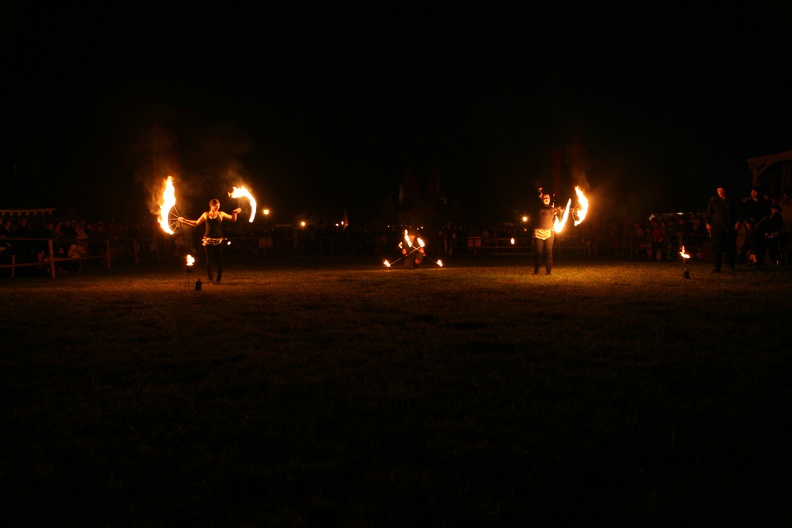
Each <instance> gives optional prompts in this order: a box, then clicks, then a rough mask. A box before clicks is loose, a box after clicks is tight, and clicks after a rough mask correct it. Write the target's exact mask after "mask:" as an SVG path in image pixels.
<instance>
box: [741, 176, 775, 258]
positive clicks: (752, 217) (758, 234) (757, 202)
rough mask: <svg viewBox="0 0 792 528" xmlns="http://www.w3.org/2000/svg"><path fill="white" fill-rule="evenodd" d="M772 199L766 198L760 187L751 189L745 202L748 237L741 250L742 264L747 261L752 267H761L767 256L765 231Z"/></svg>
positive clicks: (744, 213) (744, 214)
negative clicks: (749, 195)
mask: <svg viewBox="0 0 792 528" xmlns="http://www.w3.org/2000/svg"><path fill="white" fill-rule="evenodd" d="M770 215H771V212H770V201H769V200H766V199H765V198H764V196H762V194H761V193H760V191H759V187H754V188H753V189H751V197H750V198H748V199H747V200H746V201H745V203H744V204H743V217H744V220H745V230H746V237H745V242H743V245H742V249H741V250H740V258H739V262H740V264H743V263H745V259H746V257H747V258H748V265H749V266H750V267H752V268H759V266H760V265H761V264H762V261H763V260H764V256H765V247H764V241H765V233H767V219H768V218H770Z"/></svg>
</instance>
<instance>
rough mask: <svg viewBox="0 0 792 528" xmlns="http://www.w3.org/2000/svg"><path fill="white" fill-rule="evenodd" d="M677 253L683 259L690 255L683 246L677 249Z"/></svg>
mask: <svg viewBox="0 0 792 528" xmlns="http://www.w3.org/2000/svg"><path fill="white" fill-rule="evenodd" d="M679 255H680V256H681V257H682V258H683V259H689V258H690V255H689V254H688V253H687V252H686V251H685V246H682V249H681V250H680V251H679Z"/></svg>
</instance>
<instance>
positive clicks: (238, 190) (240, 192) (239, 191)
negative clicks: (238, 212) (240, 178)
mask: <svg viewBox="0 0 792 528" xmlns="http://www.w3.org/2000/svg"><path fill="white" fill-rule="evenodd" d="M228 196H230V197H231V198H247V199H248V201H249V202H250V220H248V222H251V223H252V222H253V219H254V218H256V199H255V198H253V195H252V194H250V191H248V190H247V189H246V188H245V187H244V186H243V187H234V190H233V191H232V192H230V193H228Z"/></svg>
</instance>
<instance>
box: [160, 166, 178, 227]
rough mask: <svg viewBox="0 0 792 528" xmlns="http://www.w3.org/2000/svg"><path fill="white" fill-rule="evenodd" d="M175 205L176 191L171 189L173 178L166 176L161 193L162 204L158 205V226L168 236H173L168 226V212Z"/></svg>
mask: <svg viewBox="0 0 792 528" xmlns="http://www.w3.org/2000/svg"><path fill="white" fill-rule="evenodd" d="M175 205H176V189H175V188H174V187H173V177H172V176H168V179H167V180H166V181H165V190H164V191H163V193H162V204H160V219H159V225H160V227H162V230H163V231H165V232H166V233H168V234H169V235H172V234H173V229H172V228H171V225H170V212H171V209H173V207H174V206H175Z"/></svg>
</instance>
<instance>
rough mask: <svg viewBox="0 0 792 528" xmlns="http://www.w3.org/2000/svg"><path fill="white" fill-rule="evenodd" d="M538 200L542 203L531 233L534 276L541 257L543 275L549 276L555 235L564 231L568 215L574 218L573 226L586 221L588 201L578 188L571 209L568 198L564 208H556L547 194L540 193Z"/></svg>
mask: <svg viewBox="0 0 792 528" xmlns="http://www.w3.org/2000/svg"><path fill="white" fill-rule="evenodd" d="M539 191H540V198H541V201H542V203H541V204H540V205H539V209H538V210H537V211H536V219H535V222H534V230H533V232H532V233H531V238H532V243H533V253H534V271H533V274H534V275H538V274H539V267H540V266H541V264H542V255H544V260H545V273H546V274H547V275H551V274H552V272H553V244H554V243H555V233H560V232H561V231H563V230H564V226H565V225H566V223H567V220H568V219H569V216H570V213H571V215H572V217H573V218H574V222H575V225H579V224H580V223H581V222H583V220H585V219H586V215H587V214H588V207H589V201H588V198H586V195H585V194H583V191H582V190H581V189H580V187H575V194H577V199H578V203H577V204H576V205H575V207H572V199H571V198H570V199H569V201H568V202H567V205H566V207H565V208H563V209H562V208H560V207H556V206H555V203H553V200H552V197H551V196H550V195H549V194H547V193H542V192H541V188H540V189H539Z"/></svg>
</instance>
